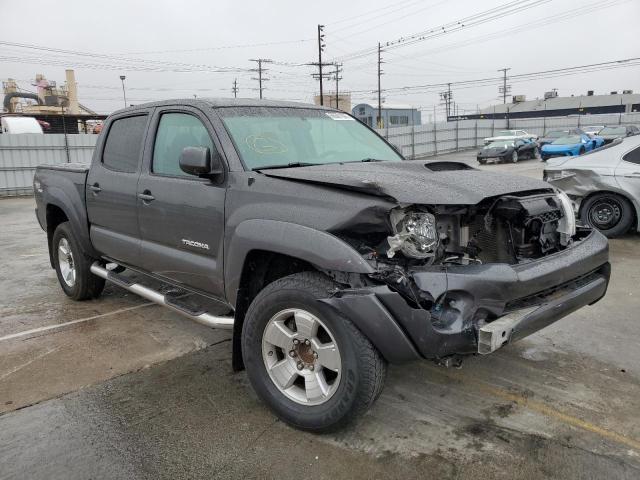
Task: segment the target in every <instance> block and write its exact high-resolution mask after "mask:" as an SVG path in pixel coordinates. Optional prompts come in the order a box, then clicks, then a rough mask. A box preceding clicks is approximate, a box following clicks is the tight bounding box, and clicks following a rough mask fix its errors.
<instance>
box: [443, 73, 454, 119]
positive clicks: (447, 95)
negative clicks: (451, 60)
mask: <svg viewBox="0 0 640 480" xmlns="http://www.w3.org/2000/svg"><path fill="white" fill-rule="evenodd" d="M452 99H453V93H451V83H447V90H446V91H445V92H440V100H441V101H442V102H444V107H445V113H446V115H447V122H448V121H449V117H450V116H451V102H452Z"/></svg>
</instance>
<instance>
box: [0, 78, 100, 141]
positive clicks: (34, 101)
mask: <svg viewBox="0 0 640 480" xmlns="http://www.w3.org/2000/svg"><path fill="white" fill-rule="evenodd" d="M65 75H66V81H65V83H64V85H62V86H58V85H57V84H56V82H55V81H49V80H47V79H46V78H45V76H44V75H42V74H37V75H36V78H35V81H34V82H33V83H32V85H33V86H34V87H35V89H36V91H35V93H33V92H27V91H25V90H23V89H21V88H19V87H18V84H17V82H16V81H15V80H13V79H11V78H9V79H8V80H7V81H6V82H2V87H3V93H4V101H3V113H2V114H1V115H11V116H27V117H34V118H35V119H36V120H38V121H39V123H40V124H41V125H42V126H43V130H44V133H63V132H66V133H91V132H92V129H93V127H94V125H96V124H99V123H100V122H101V121H102V120H104V119H105V118H106V115H98V114H97V113H96V112H94V111H93V110H91V109H90V108H87V107H85V106H84V105H82V104H81V103H80V102H79V101H78V89H77V84H76V79H75V73H74V71H73V70H66V72H65Z"/></svg>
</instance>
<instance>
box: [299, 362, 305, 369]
mask: <svg viewBox="0 0 640 480" xmlns="http://www.w3.org/2000/svg"><path fill="white" fill-rule="evenodd" d="M303 368H304V365H302V362H298V370H302V369H303Z"/></svg>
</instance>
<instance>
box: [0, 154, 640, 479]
mask: <svg viewBox="0 0 640 480" xmlns="http://www.w3.org/2000/svg"><path fill="white" fill-rule="evenodd" d="M463 158H464V159H467V160H468V159H469V158H471V157H470V155H466V156H464V157H463ZM483 168H486V169H490V168H495V169H508V170H514V169H518V170H517V171H520V172H521V173H523V174H530V175H531V176H536V175H537V176H538V178H539V176H540V172H541V165H540V164H538V163H537V162H536V163H533V162H531V163H529V162H523V163H522V164H517V165H504V166H503V165H488V166H486V167H483ZM0 225H1V226H2V229H1V230H0V265H1V267H0V269H1V274H0V292H2V294H1V296H0V479H5V478H16V479H24V478H29V479H38V478H43V479H44V478H46V479H52V478H53V479H57V478H60V479H87V478H127V479H130V478H171V479H174V478H175V479H177V478H239V477H242V478H276V477H277V478H301V477H307V478H332V479H335V478H403V479H407V478H460V479H464V478H474V479H483V478H500V479H512V478H524V479H529V478H531V479H534V478H536V479H537V478H562V479H573V478H576V479H577V478H580V479H585V478H593V479H602V478H616V479H617V478H628V479H636V478H640V415H639V414H640V354H639V352H640V334H639V333H638V318H639V316H638V311H640V287H639V285H640V273H639V272H640V256H639V255H638V245H639V243H638V242H639V241H640V237H638V236H637V235H632V236H628V237H626V238H623V239H617V240H614V241H612V242H611V256H612V263H613V277H612V282H611V286H610V289H609V293H608V294H607V296H606V297H605V299H604V300H602V301H601V302H599V303H598V304H596V305H594V306H592V307H588V308H585V309H582V310H580V311H579V312H576V313H574V314H573V315H571V316H570V317H568V318H566V319H564V320H563V321H560V322H558V323H556V324H554V325H552V326H551V327H549V328H547V329H545V330H543V331H541V332H539V333H538V334H535V335H533V336H531V337H529V338H527V339H525V340H523V341H521V342H519V343H516V344H513V345H510V346H507V347H506V348H504V349H502V350H501V351H499V352H497V353H496V354H493V355H490V356H487V357H478V358H471V359H468V360H467V361H465V363H464V364H463V368H462V369H460V370H457V369H445V368H443V367H437V366H435V365H433V364H431V363H426V362H425V363H420V362H418V363H413V364H409V365H405V366H395V367H392V368H390V370H389V375H388V379H387V385H386V388H385V390H384V391H383V393H382V396H381V397H380V399H379V400H378V402H377V403H376V405H375V406H374V407H373V408H372V409H371V410H370V412H369V413H368V414H367V415H366V416H365V417H364V418H363V419H362V420H361V421H360V422H358V423H357V424H355V425H352V426H350V427H349V428H348V429H346V430H345V431H342V432H340V433H337V434H332V435H323V436H319V435H311V434H306V433H301V432H298V431H296V430H293V429H291V428H289V427H287V426H286V425H283V424H282V423H281V422H279V421H277V420H275V418H274V417H273V416H272V415H271V413H270V412H269V411H268V410H267V409H266V408H265V407H264V405H262V404H261V403H260V402H259V401H258V400H257V398H256V397H255V395H254V394H253V392H252V390H251V388H250V386H249V385H248V382H247V379H246V375H245V374H244V373H233V372H232V370H231V361H230V357H231V355H230V352H231V345H230V342H229V333H228V332H216V331H213V330H210V329H208V328H206V327H203V326H201V325H198V324H195V323H192V322H189V321H188V320H184V319H183V318H181V317H179V316H178V315H176V314H174V313H172V312H170V311H167V310H164V309H162V308H160V307H158V306H155V305H149V304H148V303H147V302H145V301H144V300H143V299H140V298H138V297H135V296H133V295H130V294H128V293H127V292H126V291H124V290H122V289H120V288H118V287H115V286H108V287H107V288H106V289H105V294H104V295H103V296H102V297H101V298H100V299H97V300H95V301H90V302H81V303H76V302H72V301H70V300H68V299H67V298H66V297H65V296H64V295H63V294H62V292H61V290H60V288H59V286H58V284H57V280H56V278H55V274H54V271H53V270H51V269H50V268H49V265H48V257H47V255H46V238H45V235H44V233H43V232H42V231H41V230H40V228H39V226H38V225H37V222H36V220H35V217H34V215H33V200H32V199H30V198H24V199H9V200H2V201H0ZM74 320H79V322H78V323H75V324H70V325H65V326H62V327H60V328H55V329H47V327H51V326H54V325H61V324H65V323H67V322H69V321H74ZM21 332H30V333H27V334H24V335H20V333H21ZM14 334H18V336H13V337H12V335H14Z"/></svg>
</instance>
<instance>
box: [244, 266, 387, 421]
mask: <svg viewBox="0 0 640 480" xmlns="http://www.w3.org/2000/svg"><path fill="white" fill-rule="evenodd" d="M335 288H336V284H335V283H334V282H333V281H331V280H330V279H329V278H328V277H326V276H325V275H322V274H320V273H318V272H302V273H297V274H294V275H290V276H288V277H284V278H281V279H279V280H276V281H275V282H273V283H271V284H270V285H268V286H267V287H265V288H264V289H263V290H262V291H261V292H260V293H258V295H257V296H256V298H255V299H254V300H253V302H252V303H251V305H250V306H249V309H248V311H247V314H246V317H245V321H244V324H243V327H242V355H243V359H244V363H245V367H246V370H247V375H248V377H249V380H250V382H251V385H252V387H253V389H254V390H255V392H256V394H257V395H258V397H260V399H261V400H262V401H263V402H265V403H266V404H267V405H269V407H270V408H271V409H272V410H273V412H274V413H275V414H276V415H277V416H278V418H280V419H281V420H282V421H284V422H286V423H288V424H289V425H291V426H293V427H296V428H299V429H302V430H307V431H311V432H326V431H331V430H337V429H339V428H342V427H343V426H345V425H346V424H347V423H349V422H350V421H352V420H354V419H355V418H357V417H359V416H360V415H362V414H363V413H364V412H366V411H367V410H368V408H369V407H370V406H371V405H372V404H373V403H374V402H375V400H376V398H377V397H378V396H379V395H380V392H381V391H382V387H383V385H384V379H385V376H386V362H385V360H384V358H382V356H381V355H380V353H379V352H378V351H377V350H376V348H375V347H374V346H373V345H372V344H371V342H369V340H368V339H367V338H366V337H365V336H364V335H363V334H362V333H361V332H360V331H359V330H358V329H357V328H356V327H355V326H354V325H353V323H351V321H349V320H348V319H347V318H345V317H344V316H342V315H341V314H340V313H338V312H337V311H336V310H334V309H333V308H332V307H330V306H329V305H326V304H324V303H321V302H318V299H321V298H327V297H328V296H329V295H330V292H331V291H332V290H334V289H335ZM313 318H315V320H318V321H319V323H318V322H315V324H316V325H318V326H317V327H316V328H317V333H316V334H314V335H315V336H312V338H311V343H310V347H304V338H303V337H305V332H308V331H309V330H308V329H307V328H306V327H305V325H306V326H308V325H310V323H309V322H310V321H313ZM302 320H304V321H302ZM279 322H281V323H279ZM292 322H294V323H292ZM275 324H279V325H280V327H279V328H278V329H275V328H273V325H275ZM294 325H295V326H294ZM283 327H284V329H285V330H281V328H283ZM273 331H277V333H278V334H277V335H273V334H272V332H273ZM282 331H286V332H287V334H286V335H285V336H282V335H281V332H282ZM290 334H293V335H294V337H292V336H291V335H290ZM321 334H323V335H322V336H323V337H324V338H323V339H322V344H324V345H325V346H324V347H322V346H321V347H320V348H323V349H324V350H325V354H329V355H330V357H331V358H332V359H333V360H332V362H333V365H331V363H332V362H324V361H323V360H322V359H323V357H325V354H323V355H321V356H317V355H316V352H315V350H318V351H319V352H320V351H322V350H320V348H316V347H317V346H318V342H319V339H320V336H321ZM310 336H311V335H310ZM296 340H299V341H300V343H299V344H297V345H296V344H294V343H293V342H295V341H296ZM272 341H273V342H277V343H280V344H282V345H283V347H284V348H282V347H280V346H278V345H277V343H271V342H272ZM327 342H328V343H327ZM330 343H334V345H335V346H337V349H333V350H332V351H331V352H329V351H328V350H326V349H327V347H326V345H329V344H330ZM303 348H306V349H307V350H303ZM309 349H311V350H313V351H312V352H311V355H312V357H311V359H309ZM336 350H337V352H338V354H337V360H336V353H335V351H336ZM314 357H315V359H314ZM325 358H329V357H325ZM307 362H310V363H307ZM323 363H325V364H326V365H329V366H330V367H331V369H328V368H326V367H324V366H323ZM281 365H286V367H287V368H279V366H281ZM336 366H337V370H333V369H335V368H336ZM312 367H313V368H312ZM279 372H280V373H282V375H281V376H280V375H279ZM314 372H315V373H314ZM313 375H318V376H320V375H321V376H322V378H324V380H325V383H324V385H325V387H326V391H327V394H326V395H325V394H324V390H313V389H309V390H307V387H308V385H307V380H308V379H309V381H311V385H312V386H313V385H314V383H313V378H314V377H313ZM276 377H277V378H278V379H279V382H280V384H278V383H277V381H276V379H274V378H276ZM294 378H295V381H294V380H293V379H294ZM330 382H331V383H330ZM309 392H312V393H313V392H320V394H319V395H317V396H316V397H313V396H310V395H309Z"/></svg>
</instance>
